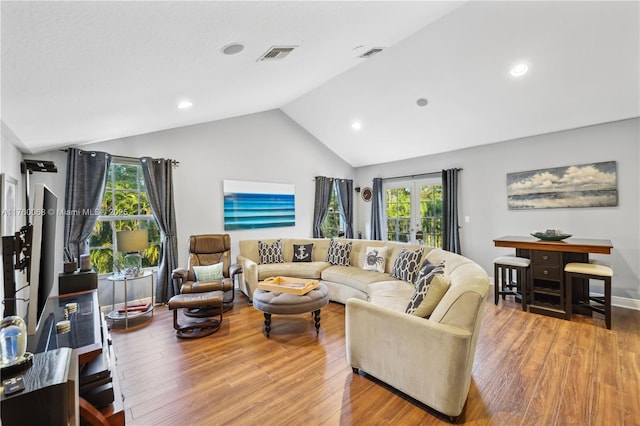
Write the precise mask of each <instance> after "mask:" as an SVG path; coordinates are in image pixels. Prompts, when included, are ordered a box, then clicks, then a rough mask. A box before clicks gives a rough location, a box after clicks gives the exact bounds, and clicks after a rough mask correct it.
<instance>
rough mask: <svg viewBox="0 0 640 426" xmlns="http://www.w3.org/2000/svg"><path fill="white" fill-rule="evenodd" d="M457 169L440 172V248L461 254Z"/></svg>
mask: <svg viewBox="0 0 640 426" xmlns="http://www.w3.org/2000/svg"><path fill="white" fill-rule="evenodd" d="M458 171H459V170H458V169H447V170H443V171H442V248H443V249H444V250H448V251H451V252H453V253H458V254H461V250H460V233H459V227H458Z"/></svg>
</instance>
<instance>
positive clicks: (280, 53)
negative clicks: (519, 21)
mask: <svg viewBox="0 0 640 426" xmlns="http://www.w3.org/2000/svg"><path fill="white" fill-rule="evenodd" d="M296 47H298V46H273V47H271V48H270V49H269V50H267V51H266V52H265V54H264V55H262V56H260V58H259V59H258V61H257V62H260V61H275V60H280V59H284V58H286V57H287V55H289V53H291V51H292V50H293V49H295V48H296Z"/></svg>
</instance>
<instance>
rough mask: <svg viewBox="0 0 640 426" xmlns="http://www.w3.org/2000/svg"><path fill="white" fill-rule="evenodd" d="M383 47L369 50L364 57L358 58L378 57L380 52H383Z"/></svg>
mask: <svg viewBox="0 0 640 426" xmlns="http://www.w3.org/2000/svg"><path fill="white" fill-rule="evenodd" d="M382 49H383V48H382V47H374V48H373V49H370V50H367V51H366V52H364V53H363V54H362V55H360V56H358V57H359V58H363V59H369V58H370V57H372V56H373V55H376V54H378V53H380V52H382Z"/></svg>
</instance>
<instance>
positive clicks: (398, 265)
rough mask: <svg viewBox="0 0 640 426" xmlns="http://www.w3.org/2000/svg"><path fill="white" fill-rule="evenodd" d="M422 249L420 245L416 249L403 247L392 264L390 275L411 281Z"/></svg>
mask: <svg viewBox="0 0 640 426" xmlns="http://www.w3.org/2000/svg"><path fill="white" fill-rule="evenodd" d="M422 251H423V248H422V247H420V248H419V249H416V250H409V249H407V248H404V247H403V248H402V249H401V250H400V253H399V254H398V257H397V258H396V260H395V262H394V264H393V269H392V270H391V276H392V277H393V278H397V279H399V280H402V281H408V282H410V283H412V282H413V277H414V276H415V273H416V269H418V265H419V263H420V259H421V258H422Z"/></svg>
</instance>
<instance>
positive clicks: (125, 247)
mask: <svg viewBox="0 0 640 426" xmlns="http://www.w3.org/2000/svg"><path fill="white" fill-rule="evenodd" d="M116 243H117V248H118V251H119V252H121V253H126V255H125V256H124V265H123V272H124V275H125V276H127V277H137V276H138V275H140V274H141V273H142V256H140V251H141V250H146V249H147V247H149V233H148V232H147V230H146V229H138V230H135V231H118V233H117V234H116Z"/></svg>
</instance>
